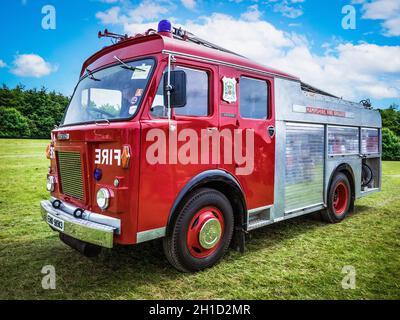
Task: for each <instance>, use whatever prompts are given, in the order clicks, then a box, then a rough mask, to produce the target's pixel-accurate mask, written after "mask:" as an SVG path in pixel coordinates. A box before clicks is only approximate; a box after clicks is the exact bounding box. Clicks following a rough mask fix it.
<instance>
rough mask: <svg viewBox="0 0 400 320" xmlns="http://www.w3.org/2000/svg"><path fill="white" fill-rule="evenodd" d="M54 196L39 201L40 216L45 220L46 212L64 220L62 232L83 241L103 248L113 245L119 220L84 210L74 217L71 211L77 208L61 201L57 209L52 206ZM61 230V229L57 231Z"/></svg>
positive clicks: (118, 228)
mask: <svg viewBox="0 0 400 320" xmlns="http://www.w3.org/2000/svg"><path fill="white" fill-rule="evenodd" d="M54 200H56V199H54V198H52V199H51V200H43V201H41V202H40V208H41V213H42V218H43V220H44V221H46V223H47V224H48V222H47V213H50V214H51V215H53V216H56V217H57V218H58V219H60V220H62V221H64V231H62V232H63V233H65V234H67V235H69V236H71V237H73V238H75V239H78V240H81V241H85V242H89V243H92V244H96V245H99V246H102V247H105V248H112V247H113V242H114V241H113V240H114V234H115V233H116V234H119V233H120V228H121V226H120V220H119V219H116V218H111V217H107V216H103V215H100V214H97V213H93V212H88V211H85V212H84V214H83V215H82V217H83V218H76V217H74V216H73V212H74V211H75V210H76V209H78V208H76V207H74V206H72V205H69V204H66V203H62V204H61V205H60V207H59V209H55V208H54V207H53V204H52V203H53V202H54ZM57 231H58V230H57ZM59 232H61V231H59Z"/></svg>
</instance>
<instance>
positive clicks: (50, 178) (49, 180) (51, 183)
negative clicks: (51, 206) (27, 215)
mask: <svg viewBox="0 0 400 320" xmlns="http://www.w3.org/2000/svg"><path fill="white" fill-rule="evenodd" d="M55 184H56V179H55V178H54V177H53V176H48V177H47V183H46V189H47V191H49V192H53V191H54V185H55Z"/></svg>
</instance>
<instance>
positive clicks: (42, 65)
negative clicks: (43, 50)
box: [11, 53, 57, 78]
mask: <svg viewBox="0 0 400 320" xmlns="http://www.w3.org/2000/svg"><path fill="white" fill-rule="evenodd" d="M13 63H14V67H13V68H12V69H11V73H13V74H15V75H17V76H20V77H36V78H40V77H43V76H46V75H49V74H50V73H52V72H55V71H57V67H56V66H53V65H51V64H50V63H49V62H46V61H45V60H44V59H43V58H42V57H41V56H39V55H37V54H33V53H32V54H19V55H17V56H16V57H15V59H14V62H13Z"/></svg>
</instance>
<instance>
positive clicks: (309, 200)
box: [285, 123, 325, 214]
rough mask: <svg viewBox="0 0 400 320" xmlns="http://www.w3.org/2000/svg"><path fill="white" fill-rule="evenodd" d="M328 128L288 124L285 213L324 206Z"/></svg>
mask: <svg viewBox="0 0 400 320" xmlns="http://www.w3.org/2000/svg"><path fill="white" fill-rule="evenodd" d="M324 145H325V143H324V126H323V125H312V124H311V125H310V124H299V123H297V124H296V123H286V143H285V213H287V214H289V213H290V212H294V211H297V210H299V209H302V208H306V207H310V206H314V205H316V204H321V203H323V185H324V154H325V153H324Z"/></svg>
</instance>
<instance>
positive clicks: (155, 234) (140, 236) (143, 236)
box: [136, 227, 167, 243]
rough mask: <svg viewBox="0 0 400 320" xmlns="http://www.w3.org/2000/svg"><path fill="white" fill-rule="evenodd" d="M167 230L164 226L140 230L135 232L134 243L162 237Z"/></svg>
mask: <svg viewBox="0 0 400 320" xmlns="http://www.w3.org/2000/svg"><path fill="white" fill-rule="evenodd" d="M166 231H167V228H166V227H162V228H157V229H150V230H146V231H141V232H138V233H137V234H136V243H141V242H145V241H150V240H153V239H157V238H162V237H164V236H165V234H166Z"/></svg>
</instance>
